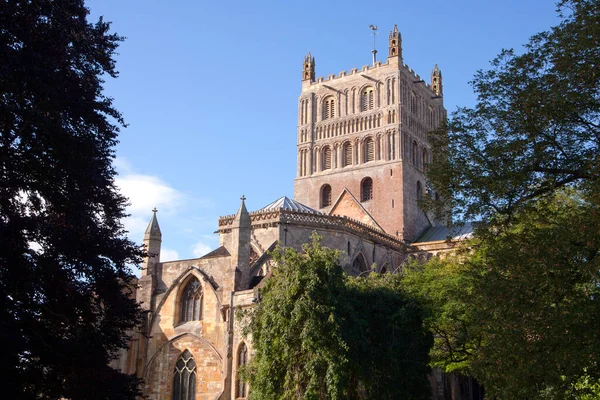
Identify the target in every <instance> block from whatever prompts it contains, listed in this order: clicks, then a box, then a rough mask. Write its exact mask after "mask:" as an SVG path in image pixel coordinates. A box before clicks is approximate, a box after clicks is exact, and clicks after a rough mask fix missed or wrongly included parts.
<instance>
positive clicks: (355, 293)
mask: <svg viewBox="0 0 600 400" xmlns="http://www.w3.org/2000/svg"><path fill="white" fill-rule="evenodd" d="M273 257H274V259H275V261H276V263H277V267H276V269H275V270H274V273H273V276H271V277H270V278H269V279H268V281H267V282H266V285H265V287H264V288H262V289H261V292H260V293H261V297H260V303H259V305H258V306H257V307H256V308H254V309H252V310H250V311H248V312H246V314H245V315H244V318H247V319H246V321H247V323H248V325H247V327H246V333H247V334H250V335H251V337H252V342H253V345H254V350H255V353H254V355H253V358H252V359H251V363H250V365H249V367H248V369H247V371H246V373H245V376H246V378H248V379H249V380H250V386H251V393H250V398H251V399H253V400H259V399H260V400H266V399H399V398H402V399H427V398H429V385H428V380H427V373H428V367H427V361H428V357H427V353H428V351H429V347H430V346H431V337H430V336H429V335H428V334H427V333H426V332H425V330H424V329H423V326H422V315H421V310H420V309H419V307H418V306H417V304H416V303H415V302H414V301H412V300H410V299H409V298H407V296H406V295H405V294H404V293H403V291H402V288H401V286H400V284H399V279H398V277H393V276H377V275H373V276H370V277H362V278H348V277H347V276H345V274H344V272H343V270H342V268H341V267H340V266H339V264H338V254H337V253H336V252H335V251H333V250H329V249H327V248H324V247H322V246H321V245H320V244H319V242H318V238H317V237H316V236H314V237H313V242H312V243H311V244H309V245H306V246H305V247H304V249H303V252H297V251H295V250H294V249H290V248H286V249H283V250H281V249H277V250H276V251H275V253H274V254H273Z"/></svg>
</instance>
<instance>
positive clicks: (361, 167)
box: [294, 26, 446, 241]
mask: <svg viewBox="0 0 600 400" xmlns="http://www.w3.org/2000/svg"><path fill="white" fill-rule="evenodd" d="M298 105H299V107H298V108H299V109H298V165H297V177H296V180H295V185H294V198H295V200H297V201H299V202H300V203H303V204H305V205H307V206H309V207H312V208H314V209H316V210H318V211H321V212H324V213H327V214H331V215H346V216H348V217H351V218H354V219H357V220H360V221H362V222H364V223H367V224H369V225H372V226H374V227H377V228H380V229H382V230H384V231H385V232H386V233H388V234H390V235H394V236H396V237H398V238H399V239H401V240H405V241H414V240H415V239H417V238H418V237H419V235H421V234H422V233H423V232H424V231H425V230H426V229H427V228H429V227H430V226H432V225H434V221H431V220H430V219H429V218H428V216H427V215H426V214H425V213H424V212H423V211H422V210H421V209H420V208H419V206H418V204H417V202H418V200H419V198H420V197H422V196H423V194H424V193H425V192H426V191H427V190H428V188H427V183H426V178H425V172H426V171H427V165H428V164H429V163H430V159H431V148H430V145H429V142H428V140H427V132H428V131H430V130H432V129H433V128H435V127H437V126H438V124H439V123H440V121H442V120H443V119H444V118H445V116H446V110H445V109H444V104H443V97H442V75H441V71H440V70H439V68H438V66H437V65H436V66H435V68H434V70H433V71H432V73H431V84H428V83H426V82H425V80H423V79H422V78H421V77H420V76H419V75H417V74H416V73H415V72H414V71H413V70H412V69H410V68H409V67H408V66H407V65H406V64H404V63H403V59H402V37H401V35H400V33H399V32H398V27H397V26H394V30H393V31H392V32H390V34H389V41H388V58H387V61H386V62H385V63H381V62H376V63H375V64H374V65H373V66H364V67H363V68H362V69H361V70H360V71H359V70H357V69H352V70H350V72H341V73H340V74H339V75H337V76H336V75H333V74H332V75H329V76H328V77H327V79H324V78H322V77H321V78H317V79H315V59H314V57H312V55H311V54H310V53H309V54H308V55H307V56H306V57H305V58H304V63H303V71H302V93H301V95H300V98H299V101H298Z"/></svg>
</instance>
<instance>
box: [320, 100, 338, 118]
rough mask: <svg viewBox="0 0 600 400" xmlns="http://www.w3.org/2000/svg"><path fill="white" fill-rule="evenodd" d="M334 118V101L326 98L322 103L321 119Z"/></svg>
mask: <svg viewBox="0 0 600 400" xmlns="http://www.w3.org/2000/svg"><path fill="white" fill-rule="evenodd" d="M329 118H335V100H334V99H333V97H328V98H326V99H325V101H323V119H329Z"/></svg>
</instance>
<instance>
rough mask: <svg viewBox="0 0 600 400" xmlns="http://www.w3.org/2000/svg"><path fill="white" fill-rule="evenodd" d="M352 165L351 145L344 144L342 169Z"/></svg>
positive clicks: (348, 143)
mask: <svg viewBox="0 0 600 400" xmlns="http://www.w3.org/2000/svg"><path fill="white" fill-rule="evenodd" d="M348 165H352V144H351V143H350V142H346V143H344V167H347V166H348Z"/></svg>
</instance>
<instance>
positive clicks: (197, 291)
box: [180, 278, 202, 322]
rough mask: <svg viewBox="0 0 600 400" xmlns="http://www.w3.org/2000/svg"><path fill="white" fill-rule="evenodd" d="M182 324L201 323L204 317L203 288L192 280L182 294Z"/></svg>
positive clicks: (194, 279)
mask: <svg viewBox="0 0 600 400" xmlns="http://www.w3.org/2000/svg"><path fill="white" fill-rule="evenodd" d="M180 316H181V318H180V321H181V322H187V321H199V320H200V318H201V317H202V286H201V285H200V282H199V281H198V279H196V278H192V279H191V280H190V281H189V282H188V283H187V285H185V288H184V289H183V292H182V293H181V314H180Z"/></svg>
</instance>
